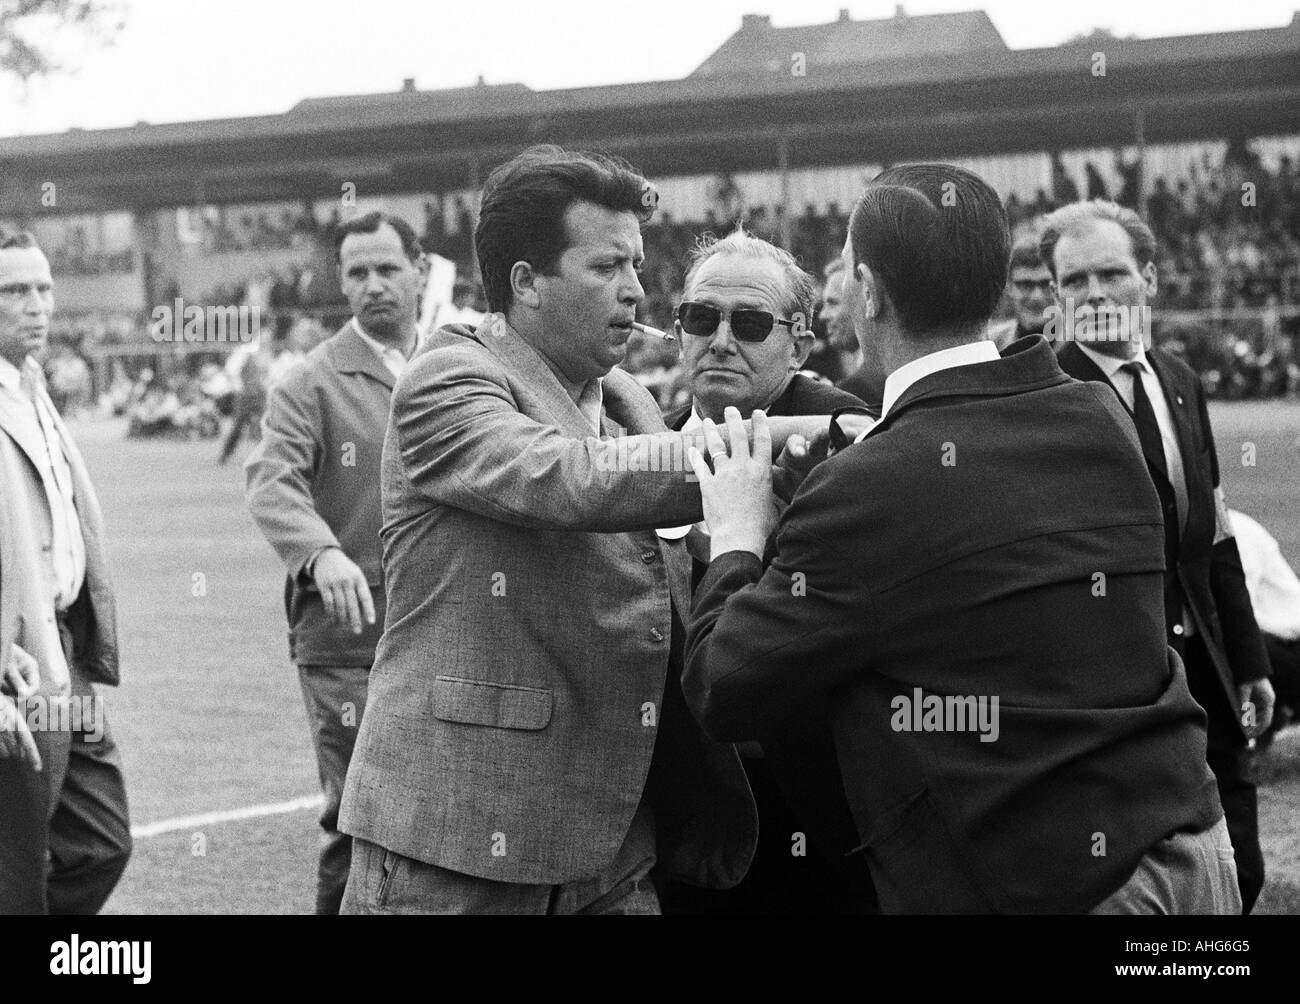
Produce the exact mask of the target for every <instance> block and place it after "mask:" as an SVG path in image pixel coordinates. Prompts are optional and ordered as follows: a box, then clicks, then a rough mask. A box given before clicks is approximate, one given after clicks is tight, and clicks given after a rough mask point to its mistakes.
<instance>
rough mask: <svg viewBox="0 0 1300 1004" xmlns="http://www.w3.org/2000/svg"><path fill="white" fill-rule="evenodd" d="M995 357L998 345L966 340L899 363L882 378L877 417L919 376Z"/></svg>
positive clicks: (991, 359)
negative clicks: (962, 343)
mask: <svg viewBox="0 0 1300 1004" xmlns="http://www.w3.org/2000/svg"><path fill="white" fill-rule="evenodd" d="M998 358H1000V357H999V355H998V347H997V346H996V345H994V344H993V343H992V342H990V341H987V340H980V341H978V342H967V343H965V344H964V345H954V346H953V347H952V348H948V349H940V350H939V351H938V352H931V353H929V354H928V355H924V356H921V358H919V359H913V360H912V361H911V362H910V363H908V364H907V365H905V366H900V367H899V368H898V369H896V370H894V372H893V373H891V374H889V376H887V377H886V378H885V396H884V398H883V400H882V402H881V406H880V417H881V418H882V419H883V418H884V417H885V416H886V415H888V414H889V409H890V408H892V407H893V406H894V402H896V401H897V400H898V399H899V398H900V397H902V396H903V393H904V392H905V391H906V390H907V388H908V387H910V386H912V384H914V383H916V382H917V381H918V380H920V379H921V378H922V377H927V376H930V375H931V374H933V373H938V372H940V371H941V370H947V369H952V368H953V367H955V366H969V365H970V364H971V363H989V362H993V361H994V360H996V359H998Z"/></svg>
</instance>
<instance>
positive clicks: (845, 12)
mask: <svg viewBox="0 0 1300 1004" xmlns="http://www.w3.org/2000/svg"><path fill="white" fill-rule="evenodd" d="M840 20H841V21H852V20H853V18H851V17H849V9H848V8H847V7H841V8H840Z"/></svg>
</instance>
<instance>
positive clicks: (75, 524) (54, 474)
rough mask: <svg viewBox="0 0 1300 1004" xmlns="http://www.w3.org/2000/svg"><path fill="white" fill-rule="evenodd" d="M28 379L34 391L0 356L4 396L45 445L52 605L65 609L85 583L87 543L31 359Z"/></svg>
mask: <svg viewBox="0 0 1300 1004" xmlns="http://www.w3.org/2000/svg"><path fill="white" fill-rule="evenodd" d="M23 366H24V368H25V369H27V370H28V372H27V374H26V378H27V380H28V381H30V382H31V386H32V390H33V393H32V394H31V396H29V395H28V392H27V389H26V388H25V387H24V386H23V384H24V374H22V373H20V372H19V371H18V368H17V367H16V366H14V364H13V363H11V362H9V360H8V359H4V358H0V394H5V395H8V396H9V398H10V400H11V401H12V402H13V403H14V404H16V405H17V407H15V409H14V411H15V413H16V414H17V415H18V416H19V418H20V421H23V422H24V423H26V425H27V434H28V437H29V438H30V439H33V440H35V441H36V442H38V443H43V444H44V445H45V449H44V450H43V451H42V452H41V453H40V454H39V455H38V456H37V457H36V461H37V465H36V466H37V470H38V472H39V473H40V476H41V485H42V487H43V488H44V489H45V498H46V501H47V503H48V504H49V507H50V525H51V531H52V534H53V538H54V539H53V540H52V541H51V542H50V544H51V553H50V560H51V563H52V564H53V567H54V591H55V592H54V606H55V609H56V610H60V611H62V610H66V609H67V608H68V607H69V606H71V605H72V603H73V602H74V601H75V600H76V598H77V596H78V594H79V593H80V592H81V585H82V583H83V582H84V581H85V579H86V542H85V540H84V539H83V538H82V536H81V520H80V519H79V518H78V516H77V507H76V498H75V492H74V489H73V486H72V467H71V465H70V464H69V463H68V458H67V455H66V454H65V453H64V452H63V444H62V443H61V442H60V441H59V433H58V429H57V427H56V426H55V417H54V405H53V404H52V403H51V402H50V399H49V397H48V395H46V393H45V391H44V390H42V389H40V388H41V383H42V381H41V376H40V367H39V365H38V364H37V363H36V362H35V360H33V359H30V358H29V359H27V360H25V361H24V363H23Z"/></svg>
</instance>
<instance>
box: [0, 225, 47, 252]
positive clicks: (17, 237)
mask: <svg viewBox="0 0 1300 1004" xmlns="http://www.w3.org/2000/svg"><path fill="white" fill-rule="evenodd" d="M39 247H40V244H39V243H37V240H36V235H35V234H33V233H31V232H30V231H28V230H12V229H10V228H8V227H5V226H3V225H0V251H8V250H9V249H10V248H39Z"/></svg>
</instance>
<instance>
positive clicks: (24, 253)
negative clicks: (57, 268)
mask: <svg viewBox="0 0 1300 1004" xmlns="http://www.w3.org/2000/svg"><path fill="white" fill-rule="evenodd" d="M53 281H54V280H53V278H52V277H51V275H50V263H49V260H48V259H47V258H46V257H45V253H44V252H43V251H41V249H40V248H4V249H0V286H9V285H13V284H14V283H35V282H53Z"/></svg>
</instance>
